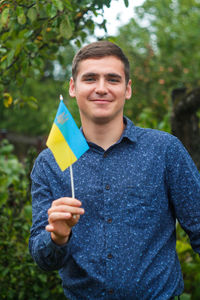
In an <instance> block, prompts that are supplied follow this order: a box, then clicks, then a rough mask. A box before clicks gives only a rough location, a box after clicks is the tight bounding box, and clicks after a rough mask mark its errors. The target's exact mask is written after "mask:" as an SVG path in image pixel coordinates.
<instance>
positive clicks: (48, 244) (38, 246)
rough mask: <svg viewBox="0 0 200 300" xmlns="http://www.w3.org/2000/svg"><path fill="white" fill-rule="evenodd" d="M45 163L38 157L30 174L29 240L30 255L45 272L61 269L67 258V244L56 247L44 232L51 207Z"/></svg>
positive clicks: (48, 234)
mask: <svg viewBox="0 0 200 300" xmlns="http://www.w3.org/2000/svg"><path fill="white" fill-rule="evenodd" d="M45 169H46V168H45V161H44V159H43V157H42V156H41V155H40V156H39V157H38V158H37V160H36V162H35V164H34V167H33V170H32V173H31V179H32V189H31V192H32V227H31V235H30V239H29V250H30V253H31V255H32V257H33V259H34V260H35V262H36V263H37V264H38V266H39V267H40V268H41V269H43V270H45V271H51V270H58V269H60V268H62V266H63V265H64V263H65V261H66V259H67V257H68V252H69V251H68V248H69V243H70V242H68V243H67V244H65V245H62V246H60V245H57V244H55V243H54V242H53V241H52V239H51V234H50V232H47V231H46V230H45V226H46V225H47V224H48V213H47V211H48V209H49V208H50V206H51V203H52V201H53V200H54V199H53V198H52V194H51V189H50V183H49V180H48V178H49V177H48V176H47V175H49V174H46V172H45Z"/></svg>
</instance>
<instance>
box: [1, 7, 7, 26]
mask: <svg viewBox="0 0 200 300" xmlns="http://www.w3.org/2000/svg"><path fill="white" fill-rule="evenodd" d="M8 18H9V8H7V7H6V8H5V9H4V10H3V12H2V15H1V23H2V25H5V24H7V21H8Z"/></svg>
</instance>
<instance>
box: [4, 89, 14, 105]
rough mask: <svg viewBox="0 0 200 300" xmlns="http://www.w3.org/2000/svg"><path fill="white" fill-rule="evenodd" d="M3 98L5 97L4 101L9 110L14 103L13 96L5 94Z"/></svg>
mask: <svg viewBox="0 0 200 300" xmlns="http://www.w3.org/2000/svg"><path fill="white" fill-rule="evenodd" d="M3 96H4V99H3V104H4V106H5V107H7V108H8V107H10V106H11V104H12V102H13V98H12V96H11V95H10V94H9V93H4V94H3Z"/></svg>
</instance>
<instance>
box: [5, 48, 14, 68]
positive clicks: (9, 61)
mask: <svg viewBox="0 0 200 300" xmlns="http://www.w3.org/2000/svg"><path fill="white" fill-rule="evenodd" d="M14 55H15V49H12V50H11V51H10V52H9V53H8V55H7V64H8V66H10V65H11V63H12V61H13V57H14Z"/></svg>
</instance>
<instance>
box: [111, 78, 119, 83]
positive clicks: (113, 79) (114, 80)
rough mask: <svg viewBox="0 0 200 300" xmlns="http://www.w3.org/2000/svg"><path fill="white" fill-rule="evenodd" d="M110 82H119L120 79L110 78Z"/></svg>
mask: <svg viewBox="0 0 200 300" xmlns="http://www.w3.org/2000/svg"><path fill="white" fill-rule="evenodd" d="M108 81H110V82H119V79H118V78H109V79H108Z"/></svg>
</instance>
